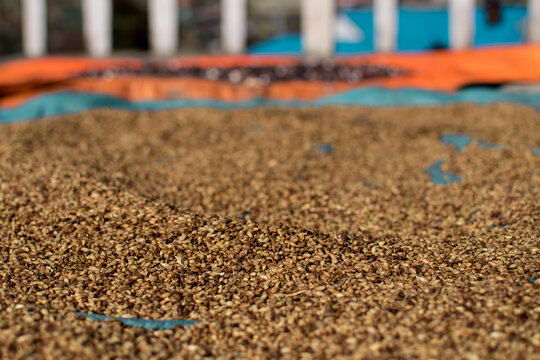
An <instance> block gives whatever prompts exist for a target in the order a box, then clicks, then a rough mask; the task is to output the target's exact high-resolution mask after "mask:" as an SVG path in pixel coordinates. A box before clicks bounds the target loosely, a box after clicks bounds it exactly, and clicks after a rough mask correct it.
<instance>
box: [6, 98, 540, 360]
mask: <svg viewBox="0 0 540 360" xmlns="http://www.w3.org/2000/svg"><path fill="white" fill-rule="evenodd" d="M446 133H463V134H467V135H469V136H471V137H473V138H474V139H478V140H481V141H485V142H489V143H494V144H500V145H502V146H504V149H488V148H483V147H481V146H477V145H476V144H475V143H473V144H471V145H469V146H467V147H466V148H465V149H464V151H463V153H458V152H456V151H455V150H454V149H453V148H452V147H451V146H448V145H444V144H443V143H442V142H441V141H440V140H439V137H440V136H441V135H442V134H446ZM539 146H540V115H539V114H538V113H537V112H535V111H534V110H532V109H530V108H526V107H520V106H512V105H498V106H472V105H459V106H457V105H456V106H448V107H433V108H402V109H362V108H325V109H314V110H287V109H257V110H238V111H218V110H205V109H192V110H181V111H168V112H156V113H145V112H140V113H134V112H120V111H92V112H87V113H83V114H79V115H70V116H65V117H61V118H54V119H48V120H43V121H37V122H32V123H19V124H14V125H4V126H2V127H1V131H0V154H1V156H0V181H1V182H0V203H1V207H0V358H3V359H4V358H5V359H31V358H35V359H59V358H72V359H73V358H76V359H84V358H99V359H106V358H153V359H168V358H174V359H199V358H211V359H214V358H216V359H259V358H260V359H266V358H283V359H455V358H460V359H538V358H539V354H540V331H539V329H540V327H539V326H540V325H539V324H540V287H539V284H540V283H539V282H538V281H536V282H535V279H537V278H539V277H540V250H539V248H540V240H539V236H540V230H539V226H538V221H539V218H540V206H539V201H538V199H540V186H539V185H540V157H538V155H533V154H532V153H531V151H530V149H532V148H538V147H539ZM439 159H444V160H445V162H444V165H443V168H444V170H445V171H449V172H452V173H454V174H459V176H460V177H461V179H462V181H460V182H453V183H451V184H450V185H448V186H440V185H435V184H433V183H432V182H431V180H430V177H429V176H428V175H426V174H425V173H424V171H425V170H426V169H427V168H428V167H429V166H430V165H431V164H432V163H434V162H435V161H437V160H439ZM77 312H82V313H91V314H100V315H109V316H120V317H123V316H125V317H137V318H148V319H154V320H158V319H187V320H199V321H200V322H199V323H197V324H195V325H192V326H189V327H175V328H174V329H172V330H163V331H153V330H145V329H141V328H136V327H130V326H128V325H124V324H122V323H121V322H119V321H117V320H107V321H103V322H101V321H97V320H91V319H87V318H83V317H79V316H77V315H76V313H77Z"/></svg>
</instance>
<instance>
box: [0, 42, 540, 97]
mask: <svg viewBox="0 0 540 360" xmlns="http://www.w3.org/2000/svg"><path fill="white" fill-rule="evenodd" d="M337 60H338V61H339V62H341V63H343V64H349V65H361V64H376V65H384V66H393V67H396V68H398V69H400V70H403V71H405V72H406V74H405V75H400V76H396V77H391V78H379V79H372V80H368V81H361V82H358V83H346V82H334V83H324V82H307V81H289V82H274V83H270V84H268V85H264V86H253V85H252V86H250V85H247V84H236V85H235V84H230V83H228V82H213V81H209V80H204V79H194V78H178V77H163V76H146V75H142V76H141V75H125V74H124V75H118V76H112V77H102V78H90V77H76V76H77V75H78V74H80V73H82V72H86V71H91V70H104V69H109V68H115V67H123V68H126V67H127V68H133V69H139V68H141V67H142V66H143V63H144V61H143V60H140V59H133V58H131V59H121V58H114V59H91V58H41V59H33V60H21V61H14V62H10V63H7V64H4V65H2V66H0V106H16V105H19V104H20V103H22V102H23V101H25V100H27V99H28V98H30V97H33V96H36V95H38V94H40V93H43V92H51V91H79V92H94V93H101V94H109V95H112V96H116V97H120V98H124V99H127V100H132V101H142V100H163V99H214V100H224V101H241V100H248V99H251V98H254V97H266V98H270V99H280V100H291V99H301V100H312V99H317V98H320V97H322V96H325V95H330V94H334V93H336V92H341V91H344V90H348V89H351V88H358V87H366V86H381V87H387V88H418V89H425V90H436V91H446V92H451V91H456V90H458V89H459V88H461V87H463V86H467V85H472V84H500V83H511V82H520V83H534V82H540V45H523V46H511V47H493V48H476V49H470V50H464V51H437V52H428V53H416V54H375V55H364V56H350V57H339V58H337ZM166 61H168V62H170V64H171V65H174V66H176V67H178V66H179V67H191V66H199V67H202V68H207V67H233V66H265V65H282V66H286V65H293V64H296V63H298V62H300V61H301V59H300V58H298V57H290V56H289V57H283V56H282V57H277V56H252V55H226V56H192V57H177V58H173V59H169V60H166Z"/></svg>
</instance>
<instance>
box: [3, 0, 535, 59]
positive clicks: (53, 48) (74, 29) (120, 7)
mask: <svg viewBox="0 0 540 360" xmlns="http://www.w3.org/2000/svg"><path fill="white" fill-rule="evenodd" d="M219 3H220V2H219V0H178V4H179V11H178V21H179V24H180V27H179V48H178V51H179V52H180V53H183V54H198V53H218V52H220V51H221V44H220V5H219ZM446 3H447V1H445V0H402V1H400V12H399V39H398V50H399V51H417V50H428V49H437V48H445V47H447V46H448V14H447V8H446V5H447V4H446ZM489 3H491V5H492V4H493V3H500V4H501V5H502V6H501V9H500V12H499V14H498V15H496V16H493V14H491V13H490V12H489V11H486V7H487V6H488V5H490V4H489ZM371 4H372V1H371V0H340V1H338V13H339V16H338V20H337V23H336V29H335V36H336V41H337V49H336V50H337V52H338V53H342V54H347V53H365V52H371V51H373V48H374V44H373V13H372V9H371ZM147 11H148V10H147V0H113V48H114V51H115V53H116V54H130V55H133V54H137V53H139V52H140V53H143V52H146V51H147V50H148V48H149V42H148V16H147ZM526 16H527V11H526V1H525V0H506V1H500V2H499V1H491V2H490V1H489V0H479V1H478V10H477V14H476V18H477V19H476V33H475V40H474V44H475V45H490V44H511V43H520V42H524V41H525V37H526V36H525V22H526ZM248 19H249V20H248V21H249V23H248V51H249V52H251V53H261V54H298V53H300V51H301V44H300V1H291V0H272V1H268V0H248ZM47 20H48V21H47V27H48V38H47V41H48V44H47V46H48V53H49V54H53V55H54V54H83V53H84V43H83V33H82V14H81V1H80V0H49V1H48V7H47ZM21 38H22V32H21V4H20V0H1V1H0V56H11V55H16V54H21V53H22V40H21Z"/></svg>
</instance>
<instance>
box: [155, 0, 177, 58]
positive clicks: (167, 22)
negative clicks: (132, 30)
mask: <svg viewBox="0 0 540 360" xmlns="http://www.w3.org/2000/svg"><path fill="white" fill-rule="evenodd" d="M148 17H149V21H148V23H149V29H150V44H151V46H152V52H153V53H154V54H155V55H158V56H169V55H173V54H174V53H175V52H176V51H177V48H178V1H177V0H148Z"/></svg>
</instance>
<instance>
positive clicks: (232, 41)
mask: <svg viewBox="0 0 540 360" xmlns="http://www.w3.org/2000/svg"><path fill="white" fill-rule="evenodd" d="M81 1H82V5H83V6H82V10H83V32H84V38H85V44H86V48H87V50H88V52H89V54H90V55H92V56H107V55H110V54H111V51H112V40H111V39H112V1H113V0H81ZM268 1H271V0H268ZM291 1H294V0H291ZM297 1H302V7H301V9H302V15H301V16H302V38H303V42H304V46H305V51H306V53H307V54H308V55H310V56H314V57H329V56H332V53H333V50H334V21H335V17H336V5H335V0H297ZM373 1H374V24H375V25H374V26H375V47H376V50H377V51H380V52H391V51H393V50H395V49H396V46H397V34H398V31H399V30H398V26H397V24H398V19H397V17H398V0H373ZM46 2H47V0H22V13H23V42H24V44H23V49H24V53H25V55H26V56H29V57H35V56H42V55H44V54H46V42H47V24H46V6H47V3H46ZM448 2H449V16H450V21H449V26H450V29H449V34H450V46H451V47H452V48H453V49H462V48H466V47H468V46H470V45H471V43H472V39H473V38H474V19H475V17H474V13H475V7H476V0H448ZM221 3H222V6H221V11H222V22H221V34H222V35H221V36H222V44H223V50H224V51H225V52H228V53H242V52H244V51H245V48H246V37H247V0H221ZM177 6H178V1H177V0H148V16H149V28H150V34H149V37H150V44H151V47H152V52H153V54H155V55H158V56H170V55H174V54H175V53H176V52H177V47H178V22H177V16H178V7H177ZM528 39H529V41H531V42H540V0H528Z"/></svg>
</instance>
